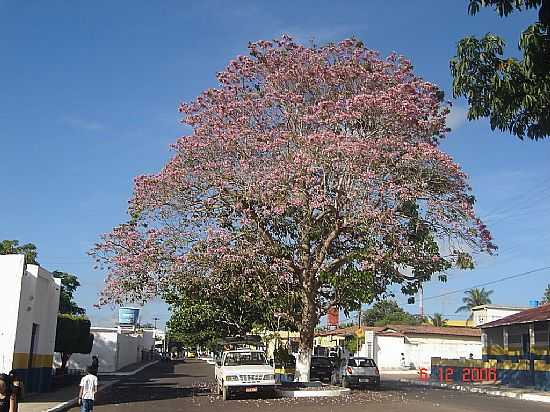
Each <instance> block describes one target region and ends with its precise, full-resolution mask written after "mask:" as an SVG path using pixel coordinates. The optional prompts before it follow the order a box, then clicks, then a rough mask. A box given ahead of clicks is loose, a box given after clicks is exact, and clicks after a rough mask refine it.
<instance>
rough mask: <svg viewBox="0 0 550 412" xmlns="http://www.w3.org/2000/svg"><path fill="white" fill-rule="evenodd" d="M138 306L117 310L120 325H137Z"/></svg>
mask: <svg viewBox="0 0 550 412" xmlns="http://www.w3.org/2000/svg"><path fill="white" fill-rule="evenodd" d="M138 319H139V308H120V309H119V310H118V323H119V324H121V325H137V323H138Z"/></svg>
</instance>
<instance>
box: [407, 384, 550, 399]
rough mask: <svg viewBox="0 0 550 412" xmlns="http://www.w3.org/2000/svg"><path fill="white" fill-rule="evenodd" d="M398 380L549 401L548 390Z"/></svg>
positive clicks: (464, 390) (456, 389)
mask: <svg viewBox="0 0 550 412" xmlns="http://www.w3.org/2000/svg"><path fill="white" fill-rule="evenodd" d="M399 382H402V383H408V384H412V385H421V386H431V387H436V388H444V389H451V390H455V391H463V392H473V393H482V394H485V395H492V396H503V397H507V398H514V399H519V400H523V401H535V402H544V403H550V392H547V391H538V390H536V389H534V388H512V387H509V386H503V385H498V384H496V385H495V384H492V385H491V384H471V385H460V384H456V383H453V384H447V383H440V382H435V381H421V380H419V379H399Z"/></svg>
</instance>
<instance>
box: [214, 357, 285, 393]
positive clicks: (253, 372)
mask: <svg viewBox="0 0 550 412" xmlns="http://www.w3.org/2000/svg"><path fill="white" fill-rule="evenodd" d="M215 374H216V382H217V385H218V394H219V395H223V400H224V401H225V400H227V399H229V398H230V397H231V395H233V394H235V393H255V392H272V391H273V389H274V388H275V368H274V367H273V366H271V365H269V364H268V363H267V361H266V358H265V354H264V353H263V352H262V351H261V350H256V349H236V350H229V351H226V352H223V354H222V357H221V359H219V360H218V361H217V362H216V366H215Z"/></svg>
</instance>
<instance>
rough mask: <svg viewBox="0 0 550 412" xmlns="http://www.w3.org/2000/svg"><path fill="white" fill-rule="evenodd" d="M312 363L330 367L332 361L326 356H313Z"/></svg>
mask: <svg viewBox="0 0 550 412" xmlns="http://www.w3.org/2000/svg"><path fill="white" fill-rule="evenodd" d="M311 363H312V364H313V365H315V366H323V367H329V366H332V362H331V361H330V360H329V359H325V358H312V359H311Z"/></svg>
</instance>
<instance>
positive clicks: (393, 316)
mask: <svg viewBox="0 0 550 412" xmlns="http://www.w3.org/2000/svg"><path fill="white" fill-rule="evenodd" d="M362 319H363V324H365V325H368V326H385V325H388V324H392V323H393V324H402V325H420V324H421V323H422V319H420V318H418V317H416V316H414V315H411V314H410V313H408V312H406V311H404V310H403V309H402V308H401V307H399V305H398V304H397V302H396V301H394V300H381V301H378V302H376V303H375V304H374V305H372V307H371V308H369V309H367V310H366V311H365V312H364V313H363V315H362Z"/></svg>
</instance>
